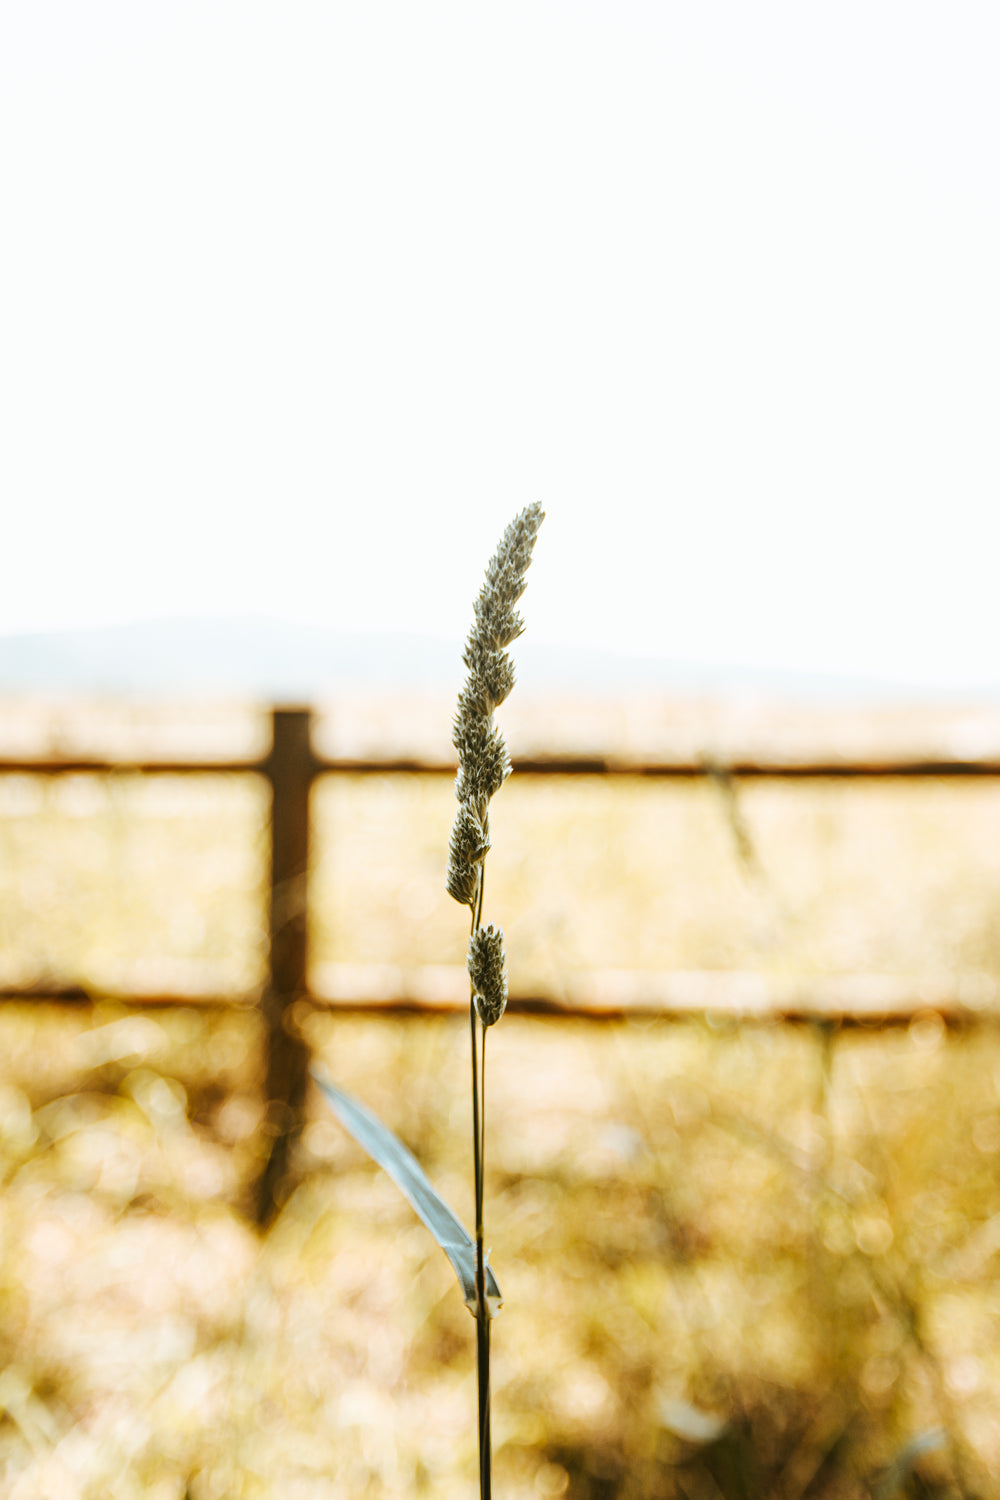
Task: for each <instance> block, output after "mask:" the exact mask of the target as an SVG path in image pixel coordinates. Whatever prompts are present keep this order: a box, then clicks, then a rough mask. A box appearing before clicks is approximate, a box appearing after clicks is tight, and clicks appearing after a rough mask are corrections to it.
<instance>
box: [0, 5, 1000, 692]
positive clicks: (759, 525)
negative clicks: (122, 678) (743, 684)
mask: <svg viewBox="0 0 1000 1500" xmlns="http://www.w3.org/2000/svg"><path fill="white" fill-rule="evenodd" d="M998 76H1000V7H998V6H997V5H996V4H995V3H994V0H984V3H978V4H977V3H964V4H963V3H956V4H952V5H945V4H942V3H940V0H936V3H934V4H927V3H920V0H900V3H895V0H892V3H889V0H885V3H879V0H863V3H854V0H838V3H837V4H836V5H832V4H822V5H821V4H803V3H802V0H790V3H786V4H774V3H766V0H765V3H760V0H754V3H751V4H747V3H746V0H732V3H712V0H677V3H670V0H656V3H654V0H605V3H594V0H591V3H587V0H565V3H561V0H527V3H520V0H504V3H503V4H502V5H501V4H494V5H484V4H478V3H475V0H457V3H454V4H442V3H436V0H419V3H414V0H402V3H392V0H359V3H338V0H323V3H314V4H311V3H307V0H302V3H296V0H288V3H284V4H278V3H276V0H273V3H271V4H268V5H262V4H259V3H258V4H255V3H250V0H233V3H217V0H194V3H184V0H165V3H160V0H141V3H137V0H122V3H118V4H114V3H109V0H87V3H86V4H81V3H80V0H5V3H4V4H3V6H2V8H0V215H2V220H0V426H2V434H0V506H2V516H3V533H2V536H3V542H4V566H3V569H2V574H0V578H2V583H0V631H2V632H14V631H21V630H33V629H38V628H55V627H62V626H65V625H68V624H75V623H96V622H108V621H117V620H124V619H131V618H135V617H139V616H149V615H168V614H205V613H209V612H213V613H218V614H236V613H246V612H250V611H263V612H270V613H275V614H279V615H283V616H286V617H290V618H300V619H301V618H307V619H315V620H317V621H321V622H323V623H326V624H332V625H347V624H351V623H353V624H356V625H358V626H363V627H365V628H370V627H373V626H374V627H377V626H384V627H386V628H398V627H400V626H406V627H410V628H412V629H413V630H415V631H423V632H430V633H439V634H452V635H455V636H456V637H460V636H462V635H464V633H465V630H466V628H467V624H468V617H469V613H470V604H471V599H472V596H473V594H474V592H475V590H476V588H477V587H478V583H479V579H480V575H481V572H482V569H483V567H484V565H485V563H486V561H487V558H488V557H489V554H490V552H491V550H492V548H493V545H494V543H495V542H496V540H497V538H498V536H499V534H500V532H501V531H502V529H503V527H504V525H505V524H506V522H507V521H508V520H509V519H510V517H511V516H512V515H513V514H514V513H515V511H517V510H518V509H519V508H520V507H521V506H522V505H524V504H526V503H527V502H528V501H530V500H541V501H542V503H543V504H544V505H545V507H546V509H547V511H548V519H547V521H546V524H545V527H544V529H543V532H542V535H541V538H540V541H539V546H538V553H537V557H536V564H535V567H534V568H533V570H532V574H531V579H530V584H529V591H528V595H527V596H526V599H525V601H524V607H525V614H526V617H527V619H528V627H529V630H530V631H531V633H532V634H533V635H534V636H536V637H537V638H538V639H545V640H569V641H590V642H595V643H599V644H602V645H604V646H606V647H610V648H614V649H633V650H640V651H642V652H644V653H648V654H653V655H665V656H669V657H673V658H677V659H682V660H710V661H734V660H735V661H746V662H748V663H754V664H758V665H769V666H786V667H795V668H806V669H810V668H812V669H817V670H821V671H825V670H830V671H840V672H849V673H855V672H868V673H872V674H875V675H881V676H888V677H894V678H897V679H908V680H913V681H924V682H931V681H933V682H951V683H953V684H955V685H961V684H965V683H975V682H978V681H986V680H989V681H992V682H994V683H996V682H1000V628H998V608H997V597H998V593H1000V442H998V413H1000V271H998V268H1000V160H998V158H1000V87H998V83H997V79H998Z"/></svg>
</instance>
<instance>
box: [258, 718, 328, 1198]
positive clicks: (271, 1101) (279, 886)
mask: <svg viewBox="0 0 1000 1500" xmlns="http://www.w3.org/2000/svg"><path fill="white" fill-rule="evenodd" d="M271 722H272V726H273V733H274V739H273V746H272V749H271V753H270V755H269V756H268V759H267V762H266V765H265V773H266V775H267V777H268V779H269V781H270V783H271V794H272V801H271V892H270V913H269V920H270V958H269V972H268V978H267V986H266V989H265V992H264V999H263V1009H264V1022H265V1026H266V1029H267V1041H266V1045H267V1078H266V1085H265V1089H266V1100H267V1113H266V1116H265V1122H264V1128H265V1130H266V1132H267V1138H268V1148H267V1156H266V1159H265V1162H264V1166H263V1168H262V1170H261V1173H260V1177H259V1178H258V1181H257V1188H256V1199H257V1202H256V1217H257V1222H258V1224H260V1225H262V1226H266V1225H267V1224H269V1223H270V1222H271V1220H272V1219H273V1218H274V1216H275V1214H276V1213H277V1211H278V1209H279V1208H280V1207H281V1205H282V1203H283V1202H284V1199H285V1197H287V1188H288V1176H289V1159H290V1156H291V1152H292V1148H293V1146H294V1145H295V1142H296V1140H297V1139H298V1136H299V1135H300V1133H301V1130H302V1123H303V1108H304V1102H305V1092H306V1081H307V1078H308V1069H309V1049H308V1048H307V1046H306V1045H305V1043H304V1042H303V1041H302V1040H301V1038H300V1037H299V1036H297V1035H296V1034H295V1032H294V1031H293V1030H292V1028H291V1026H290V1024H289V1023H290V1019H291V1009H292V1006H293V1005H294V1004H295V1001H296V1000H297V999H299V998H300V997H301V996H303V995H305V994H306V993H307V985H306V923H307V915H308V891H307V880H308V870H309V792H310V789H311V787H312V782H313V779H314V777H315V775H316V769H317V767H316V761H315V759H314V756H313V752H312V741H311V737H310V730H311V726H312V714H311V713H310V712H309V710H308V709H298V708H296V709H289V708H279V709H275V710H274V711H273V713H272V715H271Z"/></svg>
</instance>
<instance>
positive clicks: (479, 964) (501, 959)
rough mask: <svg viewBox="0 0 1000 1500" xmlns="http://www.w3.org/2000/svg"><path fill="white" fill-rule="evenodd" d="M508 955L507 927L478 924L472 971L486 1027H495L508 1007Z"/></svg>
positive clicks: (472, 945) (470, 962) (472, 947)
mask: <svg viewBox="0 0 1000 1500" xmlns="http://www.w3.org/2000/svg"><path fill="white" fill-rule="evenodd" d="M505 964H506V954H505V953H504V951H503V928H501V927H495V926H494V925H493V923H492V922H490V923H489V925H488V926H487V927H477V928H476V930H475V932H474V933H473V934H472V937H471V938H470V940H469V957H468V970H469V978H470V979H471V980H472V988H473V991H474V993H475V997H476V1010H477V1011H478V1012H479V1019H480V1020H481V1021H482V1023H483V1025H484V1026H495V1025H496V1023H497V1022H498V1021H499V1019H500V1017H501V1016H502V1015H503V1013H504V1011H505V1010H506V1009H507V972H506V969H505Z"/></svg>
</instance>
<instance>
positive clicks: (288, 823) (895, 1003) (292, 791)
mask: <svg viewBox="0 0 1000 1500" xmlns="http://www.w3.org/2000/svg"><path fill="white" fill-rule="evenodd" d="M312 717H313V716H312V713H311V711H310V710H309V709H307V708H295V709H293V708H280V709H275V710H273V711H272V713H271V724H272V740H271V748H270V750H269V751H268V753H267V754H266V755H264V756H263V757H261V758H258V759H253V758H247V759H237V760H220V759H209V760H172V761H167V760H139V761H134V760H127V761H125V760H108V759H101V758H98V757H77V758H67V759H16V758H12V757H6V758H0V774H14V773H18V774H22V775H25V774H27V775H32V776H55V775H69V774H75V775H79V774H81V773H90V774H95V775H113V774H121V773H123V772H136V773H141V774H143V775H152V776H155V775H171V776H176V775H183V774H194V775H205V774H207V773H226V774H234V773H239V774H256V775H258V776H262V777H264V778H265V780H266V781H267V782H268V783H269V784H270V788H271V796H272V802H271V840H270V870H269V881H268V886H269V903H268V955H269V956H268V968H267V976H266V981H265V984H264V989H263V993H262V997H261V1000H260V1004H261V1006H262V1008H263V1014H264V1018H265V1022H266V1030H267V1076H266V1091H267V1099H268V1118H267V1131H268V1135H269V1139H270V1140H271V1143H272V1144H271V1148H270V1152H269V1156H268V1158H267V1162H266V1166H265V1169H264V1171H263V1173H262V1176H261V1179H260V1181H259V1184H258V1189H257V1200H258V1202H257V1207H258V1217H259V1219H260V1221H261V1222H267V1220H268V1219H269V1218H270V1217H271V1215H272V1213H273V1211H274V1207H275V1204H276V1203H277V1202H278V1201H279V1200H280V1196H281V1184H282V1182H283V1181H284V1179H285V1177H286V1175H287V1171H288V1159H289V1152H290V1150H291V1147H292V1145H293V1143H294V1141H295V1138H296V1136H297V1134H298V1132H299V1129H300V1127H301V1123H302V1112H303V1103H304V1098H305V1090H306V1080H307V1074H308V1062H309V1058H308V1049H307V1047H306V1045H305V1043H304V1041H303V1040H302V1038H301V1035H300V1033H299V1030H298V1028H297V1027H295V1026H293V1025H291V1024H289V1021H290V1016H291V1011H292V1007H293V1006H294V1005H295V1004H296V1002H299V1001H303V1000H304V1001H306V1002H311V1003H313V1004H321V1003H322V999H321V997H317V996H314V995H312V994H311V993H310V990H309V984H308V972H307V953H306V926H307V923H306V915H307V909H308V891H307V878H308V868H309V799H310V792H311V789H312V786H313V783H314V782H315V781H316V780H317V778H318V777H320V776H326V775H336V774H345V773H349V774H351V775H380V776H384V775H387V774H393V773H408V774H413V773H418V774H420V775H425V776H446V777H453V776H454V774H455V763H454V761H453V760H451V759H450V758H449V759H440V760H431V759H421V758H405V757H403V758H400V757H392V758H386V759H352V758H349V757H339V758H330V757H323V756H320V755H318V754H316V752H315V750H314V749H313V744H312V732H311V731H312ZM516 770H517V775H518V777H519V778H520V777H523V776H633V777H635V776H638V777H650V778H673V779H678V780H695V779H704V778H706V777H715V778H716V779H720V780H722V781H723V782H728V783H730V784H732V783H734V782H737V781H746V780H759V779H762V778H767V779H771V778H781V779H784V780H788V779H796V780H820V779H822V780H830V779H834V780H846V779H858V778H865V779H874V778H879V779H892V780H899V779H907V778H930V777H963V778H964V777H998V776H1000V759H997V758H989V759H958V758H954V759H910V760H907V759H898V758H887V759H884V760H878V759H866V760H863V761H858V760H852V761H848V760H846V759H840V758H836V759H827V760H806V759H796V758H794V757H788V758H781V757H775V758H773V759H740V760H735V761H730V762H727V763H726V764H725V765H724V766H722V765H719V764H716V763H712V762H709V761H706V760H686V759H674V760H663V761H659V762H649V761H638V760H631V759H625V758H612V757H604V756H595V755H577V756H553V757H550V758H542V757H538V758H534V759H518V761H517V763H516ZM658 993H659V1000H658V999H657V995H656V993H655V992H654V994H653V997H652V999H651V1000H650V999H649V998H648V997H647V999H646V1000H645V1001H644V1003H643V1007H642V1008H643V1011H644V1013H645V1014H647V1015H649V1014H661V1015H675V1016H676V1015H682V1014H691V1013H692V1012H699V1013H703V1012H704V1011H705V1010H710V1009H712V1008H713V1002H712V990H711V987H709V988H708V989H706V988H705V987H704V986H703V987H701V988H700V989H699V987H698V986H697V985H695V986H694V987H693V989H692V987H691V986H688V989H687V991H686V992H685V990H684V988H683V986H682V987H681V989H680V991H679V992H678V990H677V988H676V987H675V988H674V989H673V990H671V989H670V986H669V985H668V986H666V987H661V988H660V990H659V992H658ZM29 997H30V998H32V999H39V1000H43V999H44V1000H48V1001H56V1002H59V1003H63V1004H73V1003H89V1002H90V1001H91V1000H92V996H91V995H90V994H89V992H87V991H86V990H85V989H83V988H81V987H80V986H76V985H59V984H49V985H46V986H45V987H44V988H37V987H35V988H31V989H24V988H21V989H18V988H6V989H3V990H0V1000H23V999H26V998H29ZM116 998H120V999H121V1000H122V1001H124V1002H126V1003H128V1002H131V1003H137V1004H143V1005H190V1004H193V1003H204V1002H203V1001H198V1000H195V999H194V997H191V996H183V995H152V994H145V995H127V996H126V995H122V996H120V997H116ZM233 998H236V997H233ZM760 998H761V997H760V996H759V994H758V995H757V996H756V998H753V997H751V999H752V1001H753V1003H750V1001H749V1000H748V1004H747V1005H746V1006H745V1007H742V1008H741V1006H740V1005H739V1003H738V1002H737V1004H736V1006H735V1010H736V1013H738V1014H739V1013H753V1014H755V1015H759V1014H762V1013H764V1012H765V1011H766V1012H767V1013H768V1014H769V1015H770V1016H772V1017H775V1016H776V1017H778V1018H780V1019H782V1020H785V1021H796V1020H799V1021H802V1020H805V1021H809V1022H811V1023H812V1024H816V1023H817V1021H821V1022H822V1023H823V1024H848V1025H849V1024H852V1023H857V1022H864V1023H866V1024H872V1023H875V1024H883V1025H884V1024H893V1023H894V1022H898V1021H900V1020H908V1019H909V1018H910V1015H911V1013H912V1009H913V1007H912V1005H909V1004H908V1003H907V1000H906V997H905V996H898V995H897V996H893V995H887V994H885V993H884V992H879V990H878V988H877V987H876V989H875V991H874V992H870V993H868V994H867V995H861V996H855V997H854V1000H853V1001H852V997H851V995H850V994H846V993H843V992H841V993H840V994H839V995H838V993H837V991H836V989H834V990H833V991H831V992H829V993H827V994H826V995H825V996H824V997H823V998H822V1006H821V1008H817V1007H816V1006H811V1007H808V1008H805V1009H804V1008H803V1007H802V1006H801V1005H797V1004H796V1003H795V1001H794V997H791V998H790V999H789V1000H788V1001H787V1002H786V1003H779V1004H777V1005H774V1004H772V1005H771V1006H770V1008H769V1009H768V1007H767V1005H766V1004H765V1005H764V1006H762V1005H761V1004H760ZM222 1003H227V1002H226V1001H225V1000H224V999H223V1001H222ZM228 1003H232V1000H230V1001H229V1002H228ZM921 1004H922V1006H924V1007H927V1005H928V1001H927V999H926V997H924V998H922V1000H921ZM343 1008H345V1009H346V1008H352V1009H367V1008H372V1007H371V1003H370V1002H366V1001H365V1000H364V999H359V1000H358V1001H356V1002H355V1003H354V1004H353V1005H352V1004H351V1003H350V1002H349V1001H348V1002H347V1003H346V1004H345V1005H344V1007H343ZM377 1008H378V1010H379V1011H380V1012H381V1013H386V1012H389V1011H392V1010H400V1011H402V1010H415V1009H419V1010H428V1009H431V1010H433V1009H436V1008H441V1006H440V1005H439V1004H437V1003H436V1002H435V1001H434V1000H433V999H431V1000H430V1001H428V1000H420V1001H418V1000H415V999H414V997H413V996H408V995H405V994H397V995H392V996H389V997H382V998H380V999H379V1002H378V1006H377ZM510 1008H511V1010H512V1011H514V1012H517V1011H521V1012H522V1013H532V1014H539V1013H541V1014H545V1013H548V1014H560V1015H567V1016H576V1017H581V1018H586V1019H608V1018H617V1017H620V1016H621V1015H623V1014H626V1013H627V1012H628V1010H629V1001H628V997H627V996H626V997H622V996H618V997H615V996H611V997H608V996H604V997H596V998H595V997H591V998H589V999H588V998H587V997H582V998H581V999H579V1000H578V1001H577V1002H576V1003H571V1004H564V1003H559V1004H557V1003H556V1002H554V1001H552V1000H551V999H550V998H548V997H544V996H535V997H533V996H530V995H514V996H512V999H511V1004H510ZM728 1008H729V1009H730V1011H732V1010H733V1009H734V1007H733V1006H729V1007H728ZM939 1009H941V1011H942V1013H944V1018H945V1020H946V1021H949V1022H951V1023H952V1024H963V1023H966V1022H974V1021H976V1020H979V1019H983V1018H984V1017H986V1018H989V1017H992V1016H994V1015H995V1014H996V1012H995V1011H990V1012H983V1011H982V1010H977V1009H975V1008H968V1007H964V1006H962V1005H958V1006H955V1007H953V1008H952V1009H951V1011H950V1012H949V1008H948V1001H947V997H942V1001H941V1005H940V1006H939Z"/></svg>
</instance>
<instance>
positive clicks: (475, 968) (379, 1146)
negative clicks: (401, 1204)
mask: <svg viewBox="0 0 1000 1500" xmlns="http://www.w3.org/2000/svg"><path fill="white" fill-rule="evenodd" d="M543 519H544V512H543V510H542V508H541V506H540V505H529V506H528V508H527V509H526V510H523V511H522V512H521V514H520V515H519V516H518V517H517V518H516V519H515V520H513V521H512V522H511V524H510V525H509V526H508V527H507V530H506V531H505V532H504V534H503V536H502V537H501V539H500V545H499V547H498V548H497V550H496V553H495V554H494V556H493V559H492V561H491V562H490V565H489V567H488V568H487V569H486V581H485V582H484V584H483V586H482V588H481V589H480V591H479V597H478V599H477V600H476V602H475V606H474V608H475V615H476V618H475V623H474V624H473V627H472V630H471V632H470V633H469V639H468V641H467V642H466V646H465V656H464V660H465V665H466V666H467V667H468V669H469V676H468V679H467V681H466V683H465V686H464V687H463V689H462V691H461V693H459V695H458V710H457V712H456V714H455V725H454V733H453V736H452V738H453V740H454V744H455V748H456V749H457V751H458V778H457V780H456V782H455V795H456V797H457V798H458V812H457V814H456V816H455V823H454V826H453V828H452V830H451V839H450V842H449V845H448V876H447V882H446V884H447V887H448V892H449V894H450V895H452V896H454V898H455V900H456V901H457V902H458V903H459V904H460V905H461V906H467V907H468V908H469V911H470V913H471V918H472V936H471V938H470V940H469V953H468V960H467V967H468V971H469V986H470V988H469V997H470V998H469V1029H470V1033H471V1037H472V1149H473V1163H474V1167H475V1189H476V1237H475V1240H473V1238H472V1236H471V1235H470V1234H469V1231H468V1230H467V1229H466V1228H465V1226H464V1225H463V1224H462V1222H461V1220H460V1219H458V1218H457V1217H456V1216H455V1214H454V1213H453V1212H452V1210H451V1209H450V1208H449V1207H448V1205H447V1203H446V1202H445V1201H444V1199H443V1198H442V1197H441V1194H440V1193H439V1192H438V1191H437V1189H436V1188H435V1187H434V1185H433V1183H432V1182H431V1181H430V1180H429V1179H428V1177H427V1174H426V1173H425V1172H424V1169H423V1167H422V1166H421V1165H420V1163H419V1162H418V1161H417V1159H416V1157H415V1156H414V1155H413V1152H412V1151H410V1150H409V1148H408V1147H407V1146H405V1145H404V1144H403V1142H402V1141H401V1140H400V1139H399V1137H398V1136H397V1135H395V1134H394V1132H393V1131H392V1130H390V1129H389V1127H388V1126H387V1125H385V1124H383V1122H382V1121H381V1120H380V1119H379V1118H378V1117H377V1116H376V1115H374V1114H373V1113H372V1111H371V1110H370V1109H369V1108H368V1107H367V1105H365V1104H364V1103H362V1101H361V1100H360V1099H356V1098H355V1097H354V1096H353V1095H352V1094H349V1093H348V1092H347V1090H346V1089H342V1088H340V1087H339V1086H338V1085H337V1084H336V1083H334V1081H333V1079H332V1078H330V1077H329V1075H328V1074H327V1073H326V1071H325V1070H324V1069H322V1068H314V1069H313V1076H314V1078H315V1079H316V1083H317V1084H318V1086H319V1088H320V1090H321V1092H322V1093H323V1095H324V1097H325V1098H326V1100H327V1103H328V1104H329V1106H330V1108H331V1109H332V1110H333V1112H334V1114H335V1115H336V1116H337V1118H338V1119H339V1120H340V1122H341V1124H342V1125H343V1126H344V1128H345V1129H346V1130H349V1131H350V1133H351V1135H353V1137H354V1139H355V1140H356V1141H357V1142H358V1143H359V1145H361V1146H363V1147H364V1149H365V1150H366V1151H367V1152H368V1154H369V1156H370V1157H371V1158H372V1160H373V1161H375V1162H377V1163H378V1165H379V1166H380V1167H382V1168H383V1170H384V1171H386V1172H387V1173H388V1174H389V1176H390V1177H391V1178H392V1180H393V1182H394V1183H395V1184H396V1186H397V1187H398V1188H399V1190H400V1192H401V1193H402V1194H403V1195H404V1197H405V1198H406V1199H407V1200H408V1202H409V1203H410V1204H411V1205H412V1206H413V1209H414V1211H415V1212H416V1213H417V1214H418V1215H419V1217H420V1218H421V1220H422V1221H423V1223H424V1224H425V1225H426V1226H427V1228H428V1229H429V1230H430V1232H431V1234H432V1235H433V1236H434V1238H435V1239H436V1240H437V1242H438V1244H439V1245H440V1246H441V1249H442V1250H443V1251H444V1252H445V1254H446V1255H447V1257H448V1259H449V1260H450V1261H451V1263H452V1266H453V1267H454V1270H455V1275H456V1276H457V1277H458V1282H459V1285H460V1286H461V1288H462V1296H463V1298H464V1301H465V1305H466V1307H467V1308H468V1309H469V1311H470V1312H471V1313H472V1315H473V1317H474V1318H475V1320H476V1375H477V1381H476V1385H477V1390H478V1393H479V1493H480V1500H489V1497H490V1493H491V1484H492V1465H491V1454H490V1319H491V1318H492V1317H493V1316H494V1315H495V1313H496V1310H497V1308H499V1306H500V1304H501V1302H502V1300H503V1299H502V1296H501V1293H500V1288H499V1286H498V1285H497V1279H496V1277H495V1276H494V1274H493V1271H492V1269H491V1267H490V1266H488V1265H487V1264H486V1256H485V1253H484V1251H483V1158H484V1143H485V1137H486V1032H487V1029H488V1028H489V1027H490V1026H495V1025H496V1023H497V1022H498V1021H499V1019H500V1017H501V1016H502V1015H503V1013H504V1010H505V1009H506V1006H507V973H506V967H505V966H506V958H505V955H504V949H503V932H502V931H501V929H500V928H499V927H495V926H494V925H493V923H492V922H490V923H488V924H487V925H486V926H485V927H484V926H483V920H482V919H483V890H484V871H485V862H486V855H487V853H488V852H489V847H490V818H489V809H490V799H491V798H492V797H493V796H495V795H496V793H497V792H498V791H499V790H500V788H501V787H502V786H503V784H504V781H505V780H506V779H507V777H508V776H509V775H510V757H509V756H508V754H507V747H506V745H505V744H504V742H503V737H502V736H501V734H500V731H499V730H498V729H497V728H496V726H495V724H494V723H493V711H494V709H496V708H497V707H499V705H500V704H501V703H502V702H503V701H504V699H505V698H506V697H507V695H508V693H509V692H510V690H511V688H512V687H513V686H514V667H513V664H512V662H511V660H510V657H509V656H508V655H507V647H508V646H509V645H510V644H511V642H512V641H515V640H516V639H517V637H518V636H519V635H520V634H521V632H522V631H523V629H524V624H523V622H522V620H521V617H520V615H519V614H518V613H517V611H516V610H515V608H514V606H515V604H516V603H517V601H518V599H520V597H521V595H522V594H523V593H524V575H525V572H526V571H527V568H528V564H529V563H530V562H531V553H532V549H533V548H534V545H535V537H536V535H537V534H538V528H539V526H540V525H541V524H542V521H543Z"/></svg>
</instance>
